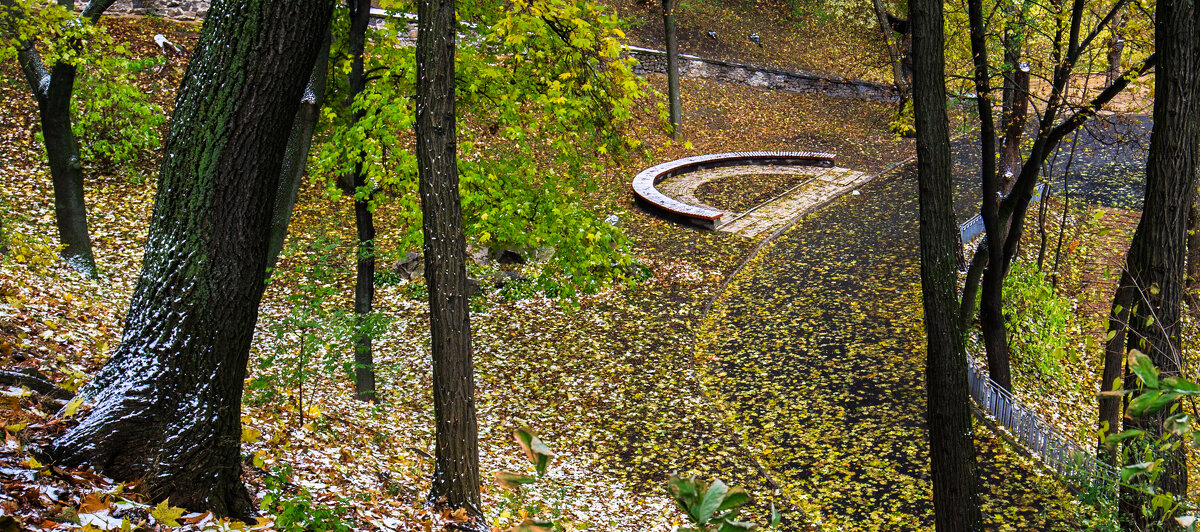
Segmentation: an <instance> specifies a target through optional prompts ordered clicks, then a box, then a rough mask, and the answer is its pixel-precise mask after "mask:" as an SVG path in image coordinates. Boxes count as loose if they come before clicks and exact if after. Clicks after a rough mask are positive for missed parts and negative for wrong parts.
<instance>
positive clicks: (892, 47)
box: [871, 0, 910, 111]
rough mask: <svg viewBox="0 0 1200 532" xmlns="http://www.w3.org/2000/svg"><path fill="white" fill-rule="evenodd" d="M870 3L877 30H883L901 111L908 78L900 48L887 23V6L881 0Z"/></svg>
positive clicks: (906, 95) (906, 94)
mask: <svg viewBox="0 0 1200 532" xmlns="http://www.w3.org/2000/svg"><path fill="white" fill-rule="evenodd" d="M871 5H872V6H874V7H875V19H876V20H877V21H878V22H879V31H881V32H883V43H884V44H885V45H887V49H888V58H889V59H890V60H891V63H892V83H893V84H894V85H896V91H897V92H899V93H900V110H901V111H903V110H904V104H905V103H906V102H907V101H908V99H909V92H910V91H909V87H908V80H907V79H906V78H905V77H904V65H902V64H901V62H900V48H899V47H898V46H897V45H896V40H895V39H894V38H892V26H891V25H890V24H888V20H887V8H885V7H884V6H883V0H871Z"/></svg>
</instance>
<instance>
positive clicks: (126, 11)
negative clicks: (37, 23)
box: [75, 0, 211, 20]
mask: <svg viewBox="0 0 1200 532" xmlns="http://www.w3.org/2000/svg"><path fill="white" fill-rule="evenodd" d="M210 3H211V2H209V1H208V0H117V1H116V2H113V5H112V6H110V7H109V8H108V10H107V11H105V12H104V14H105V15H157V16H160V17H163V18H169V19H172V20H201V19H203V18H204V15H207V14H208V6H209V4H210ZM75 4H76V6H77V7H79V8H80V9H82V8H83V6H84V5H85V4H87V1H86V0H75Z"/></svg>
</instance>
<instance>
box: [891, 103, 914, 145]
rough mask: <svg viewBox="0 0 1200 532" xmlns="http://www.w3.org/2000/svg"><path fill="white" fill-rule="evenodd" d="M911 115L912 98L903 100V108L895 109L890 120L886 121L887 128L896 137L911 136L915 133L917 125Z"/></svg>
mask: <svg viewBox="0 0 1200 532" xmlns="http://www.w3.org/2000/svg"><path fill="white" fill-rule="evenodd" d="M915 120H916V119H915V118H914V117H913V103H912V100H908V101H907V102H904V108H903V109H900V110H899V111H896V113H895V114H893V115H892V121H891V122H888V129H890V130H891V131H892V133H895V134H896V136H897V137H911V136H913V135H916V134H917V126H916V123H915Z"/></svg>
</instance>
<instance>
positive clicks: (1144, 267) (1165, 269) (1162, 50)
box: [1106, 0, 1200, 529]
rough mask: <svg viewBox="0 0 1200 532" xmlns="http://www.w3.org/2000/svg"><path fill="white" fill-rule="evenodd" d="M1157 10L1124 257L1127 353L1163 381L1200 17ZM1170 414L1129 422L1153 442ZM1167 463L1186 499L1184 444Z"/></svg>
mask: <svg viewBox="0 0 1200 532" xmlns="http://www.w3.org/2000/svg"><path fill="white" fill-rule="evenodd" d="M1155 9H1156V17H1155V23H1154V47H1155V50H1157V52H1158V54H1159V61H1160V63H1159V66H1158V69H1157V72H1156V73H1155V81H1154V130H1153V131H1152V132H1151V136H1150V153H1149V156H1148V157H1147V159H1146V199H1145V201H1144V203H1143V209H1142V219H1141V221H1140V222H1139V223H1138V227H1137V230H1136V231H1135V232H1134V235H1133V242H1132V243H1131V244H1130V248H1129V254H1128V256H1127V258H1126V265H1127V267H1128V274H1129V277H1130V278H1131V279H1132V280H1133V284H1134V286H1135V287H1136V288H1137V298H1138V302H1137V303H1136V304H1134V305H1133V306H1132V308H1131V309H1130V311H1129V322H1128V325H1127V327H1128V333H1127V335H1128V337H1127V342H1126V347H1127V348H1128V349H1139V350H1141V351H1142V352H1144V353H1146V354H1147V355H1149V356H1150V358H1151V360H1153V361H1154V364H1155V365H1156V366H1158V367H1159V368H1160V369H1161V370H1162V372H1163V374H1164V375H1178V374H1180V373H1181V372H1182V371H1183V367H1184V362H1183V359H1182V357H1183V353H1182V351H1181V348H1180V338H1179V334H1180V327H1179V318H1180V306H1181V303H1182V299H1183V287H1184V267H1185V259H1186V255H1187V249H1186V247H1187V222H1188V211H1189V209H1190V208H1191V205H1192V199H1193V194H1194V191H1195V188H1196V171H1197V168H1198V164H1200V11H1198V10H1197V9H1196V5H1195V3H1194V0H1159V2H1158V3H1157V5H1156V8H1155ZM1116 299H1118V298H1117V297H1114V301H1115V300H1116ZM1125 384H1126V387H1127V388H1130V387H1132V386H1133V385H1136V378H1135V377H1133V376H1126V379H1125ZM1106 385H1107V384H1106ZM1169 414H1170V413H1169V409H1164V410H1163V411H1162V412H1161V413H1159V414H1158V415H1156V416H1152V417H1151V418H1148V419H1140V420H1130V422H1129V423H1127V426H1128V425H1132V426H1134V427H1137V428H1141V429H1144V430H1146V431H1147V432H1148V433H1149V434H1150V435H1152V438H1153V437H1156V436H1157V435H1159V434H1161V433H1162V430H1163V429H1162V422H1163V419H1164V418H1165V417H1166V416H1168V415H1169ZM1162 458H1164V459H1165V464H1164V465H1165V470H1164V473H1163V475H1162V476H1161V477H1159V479H1158V482H1157V486H1156V488H1157V491H1158V492H1160V493H1163V492H1169V493H1173V494H1178V495H1180V496H1187V485H1188V478H1187V450H1186V446H1184V447H1180V448H1179V449H1177V450H1174V451H1170V452H1169V454H1168V455H1167V456H1163V457H1162ZM1137 461H1141V459H1140V457H1138V458H1137ZM1145 503H1146V496H1145V495H1144V494H1140V493H1136V492H1133V490H1126V491H1125V492H1123V493H1122V504H1121V507H1122V513H1123V514H1124V515H1125V517H1127V518H1129V519H1130V521H1131V522H1133V523H1135V525H1136V526H1139V527H1141V528H1142V529H1145V527H1146V526H1148V524H1147V523H1146V521H1145V517H1144V516H1143V515H1142V513H1141V512H1140V511H1137V510H1138V509H1140V508H1141V507H1142V506H1143V505H1144V504H1145Z"/></svg>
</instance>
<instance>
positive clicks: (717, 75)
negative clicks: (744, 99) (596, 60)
mask: <svg viewBox="0 0 1200 532" xmlns="http://www.w3.org/2000/svg"><path fill="white" fill-rule="evenodd" d="M628 51H629V55H631V56H633V58H635V59H637V60H638V68H637V69H636V70H638V71H641V72H658V73H665V72H666V71H667V55H666V53H665V52H663V51H661V50H650V49H647V48H637V47H630V48H629V49H628ZM679 75H680V76H682V77H688V78H705V79H714V80H717V81H724V82H727V83H741V84H745V85H749V86H751V87H758V88H762V89H771V90H779V91H786V92H795V93H800V94H821V95H824V96H831V97H834V98H853V99H865V100H882V101H897V99H898V95H897V94H896V89H895V87H893V86H891V85H888V84H886V83H875V82H872V81H862V80H856V79H846V78H839V77H836V76H820V75H816V74H807V73H803V72H790V71H787V70H781V69H777V68H770V67H762V66H756V65H748V64H745V63H736V62H733V61H721V60H719V59H705V58H703V57H696V56H694V55H685V54H680V55H679Z"/></svg>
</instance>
